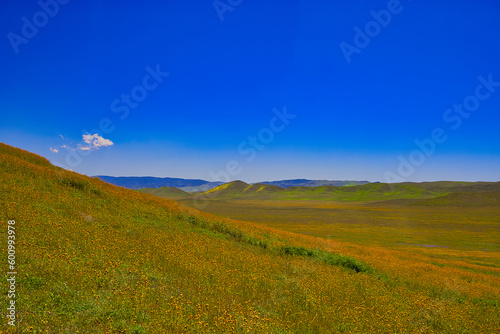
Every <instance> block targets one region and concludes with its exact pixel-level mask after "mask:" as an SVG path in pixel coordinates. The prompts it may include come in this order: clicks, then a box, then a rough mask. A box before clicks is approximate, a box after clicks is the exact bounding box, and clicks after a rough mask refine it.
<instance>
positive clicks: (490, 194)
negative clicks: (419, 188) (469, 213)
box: [412, 191, 500, 207]
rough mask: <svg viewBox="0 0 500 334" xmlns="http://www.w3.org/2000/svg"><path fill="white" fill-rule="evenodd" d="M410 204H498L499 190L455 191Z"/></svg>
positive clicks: (481, 205)
mask: <svg viewBox="0 0 500 334" xmlns="http://www.w3.org/2000/svg"><path fill="white" fill-rule="evenodd" d="M412 205H423V206H460V207H467V206H472V207H483V206H500V191H457V192H453V193H451V194H448V195H444V196H439V197H434V198H429V199H424V200H420V201H418V202H415V203H412Z"/></svg>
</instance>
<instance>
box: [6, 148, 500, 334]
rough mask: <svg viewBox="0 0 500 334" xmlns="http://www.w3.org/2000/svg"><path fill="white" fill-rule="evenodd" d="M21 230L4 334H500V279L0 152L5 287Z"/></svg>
mask: <svg viewBox="0 0 500 334" xmlns="http://www.w3.org/2000/svg"><path fill="white" fill-rule="evenodd" d="M9 220H14V221H15V222H16V251H17V253H16V259H17V260H16V261H17V285H16V298H15V300H16V325H15V326H12V325H9V324H8V319H6V318H5V319H4V320H3V321H2V322H1V323H0V331H1V332H2V333H71V334H73V333H499V332H500V268H499V267H498V266H493V265H492V266H489V267H486V266H482V265H478V264H473V263H469V262H461V261H459V260H455V259H453V260H447V259H442V258H439V259H431V258H430V257H429V256H427V255H425V254H416V253H409V252H402V251H397V250H394V249H386V248H384V247H378V246H363V245H354V244H350V243H348V242H345V241H342V242H341V241H336V240H334V239H332V240H326V239H322V238H317V237H312V236H305V235H301V234H296V233H292V232H285V231H281V230H278V229H273V228H271V227H266V226H263V225H259V224H257V223H249V222H243V221H237V220H231V219H224V218H220V217H217V216H214V215H211V214H208V213H202V212H200V211H197V210H195V209H192V208H187V207H184V206H182V205H180V204H178V203H176V202H174V201H171V200H166V199H163V198H157V197H155V196H153V195H150V194H142V193H139V192H136V191H133V190H128V189H124V188H120V187H116V186H113V185H110V184H107V183H105V182H103V181H101V180H99V179H96V178H90V177H87V176H84V175H80V174H77V173H74V172H70V171H67V170H63V169H61V168H58V167H55V166H53V165H51V164H50V163H49V162H48V161H47V160H46V159H44V158H42V157H40V156H37V155H35V154H32V153H29V152H26V151H22V150H19V149H16V148H13V147H11V146H8V145H4V144H0V221H1V222H2V226H3V227H2V228H3V231H4V232H3V233H4V234H3V235H4V237H2V238H1V240H2V241H1V242H0V249H1V252H2V254H4V255H3V256H2V258H3V259H4V260H3V263H2V266H1V268H3V270H4V274H5V275H4V277H6V275H7V271H8V268H7V267H8V264H7V238H6V236H7V222H8V221H9ZM7 284H8V283H7V281H6V280H4V283H3V286H4V291H6V290H7ZM0 303H1V304H2V305H1V307H2V309H3V313H2V314H7V306H8V297H7V294H6V293H4V298H2V300H1V302H0Z"/></svg>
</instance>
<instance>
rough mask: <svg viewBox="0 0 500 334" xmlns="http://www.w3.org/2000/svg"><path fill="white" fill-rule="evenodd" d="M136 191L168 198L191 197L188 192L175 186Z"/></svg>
mask: <svg viewBox="0 0 500 334" xmlns="http://www.w3.org/2000/svg"><path fill="white" fill-rule="evenodd" d="M137 191H139V192H142V193H145V194H151V195H155V196H159V197H164V198H169V199H179V198H186V197H191V194H190V193H187V192H185V191H183V190H181V189H178V188H175V187H161V188H144V189H138V190H137Z"/></svg>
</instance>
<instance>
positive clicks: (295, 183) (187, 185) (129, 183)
mask: <svg viewBox="0 0 500 334" xmlns="http://www.w3.org/2000/svg"><path fill="white" fill-rule="evenodd" d="M96 177H98V178H100V179H101V180H103V181H106V182H108V183H111V184H114V185H117V186H120V187H124V188H129V189H142V188H153V189H156V188H161V187H175V188H178V189H181V190H183V191H185V192H188V193H193V192H199V191H208V190H211V189H213V188H216V187H218V186H220V185H222V184H224V182H210V181H205V180H199V179H178V178H171V177H152V176H120V177H115V176H105V175H97V176H96ZM368 183H370V182H368V181H331V180H307V179H295V180H282V181H265V182H259V183H258V184H265V185H273V186H278V187H281V188H290V187H319V186H336V187H342V186H355V185H363V184H368ZM256 184H257V183H256Z"/></svg>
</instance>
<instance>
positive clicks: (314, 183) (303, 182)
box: [259, 179, 370, 188]
mask: <svg viewBox="0 0 500 334" xmlns="http://www.w3.org/2000/svg"><path fill="white" fill-rule="evenodd" d="M259 183H262V184H268V185H273V186H278V187H281V188H289V187H320V186H336V187H343V186H356V185H363V184H368V183H370V182H368V181H333V180H307V179H294V180H281V181H264V182H259Z"/></svg>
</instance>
